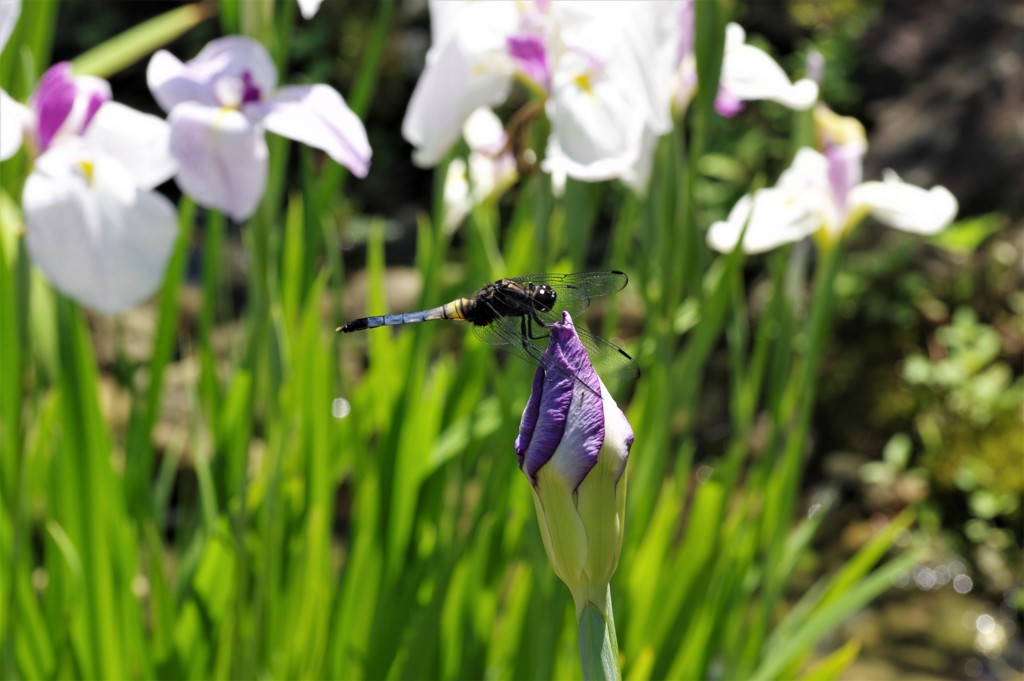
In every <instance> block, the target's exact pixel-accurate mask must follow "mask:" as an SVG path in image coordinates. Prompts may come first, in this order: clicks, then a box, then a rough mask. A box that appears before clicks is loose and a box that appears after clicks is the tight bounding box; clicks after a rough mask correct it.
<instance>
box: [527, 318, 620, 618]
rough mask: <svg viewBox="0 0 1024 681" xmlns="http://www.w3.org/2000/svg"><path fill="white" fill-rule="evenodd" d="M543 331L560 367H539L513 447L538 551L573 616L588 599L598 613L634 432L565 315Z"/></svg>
mask: <svg viewBox="0 0 1024 681" xmlns="http://www.w3.org/2000/svg"><path fill="white" fill-rule="evenodd" d="M548 328H549V330H550V332H551V337H550V340H549V343H548V347H547V350H546V351H545V355H546V358H547V360H548V361H549V363H550V364H551V365H552V366H553V367H558V368H557V369H556V368H549V369H548V370H547V371H546V372H545V370H544V369H538V370H537V373H536V375H535V376H534V380H533V391H532V392H531V394H530V400H529V402H527V404H526V409H525V410H524V411H523V419H522V423H521V424H520V426H519V437H518V438H517V439H516V444H515V448H516V455H517V457H518V459H519V468H520V469H521V470H522V471H523V473H525V474H526V477H527V478H528V479H529V480H530V483H531V485H532V489H533V501H534V506H535V507H536V509H537V518H538V521H539V523H540V530H541V536H542V538H543V540H544V548H545V550H546V551H547V554H548V558H549V559H550V560H551V564H552V566H553V567H554V569H555V573H556V574H557V575H558V576H559V578H560V579H561V580H562V581H563V582H565V583H566V585H567V586H568V587H569V589H570V590H571V591H572V595H573V600H574V601H575V604H576V611H577V615H579V613H581V612H582V611H583V608H584V606H585V605H586V604H587V603H588V602H589V603H593V604H598V605H599V606H601V607H602V609H603V604H604V603H605V594H606V592H607V588H608V584H609V582H610V581H611V578H612V575H613V574H614V572H615V568H616V566H617V565H618V560H619V552H620V550H621V548H622V532H623V527H624V520H625V504H626V477H625V476H626V462H627V459H628V458H629V450H630V448H631V447H632V446H633V429H632V428H631V427H630V425H629V422H628V421H627V420H626V417H625V415H624V414H623V413H622V411H621V410H620V409H619V407H618V405H617V404H615V401H614V400H613V399H612V398H611V396H610V395H609V393H608V390H607V388H605V386H604V383H602V382H601V379H600V378H599V377H598V375H597V373H596V372H595V371H594V368H593V366H592V365H591V363H590V359H589V357H588V356H587V351H586V349H585V348H584V347H583V344H582V343H581V342H580V339H579V336H577V335H576V329H575V327H574V326H573V323H572V318H571V317H570V316H569V313H567V312H563V314H562V322H561V323H555V324H552V325H551V326H549V327H548ZM573 374H575V375H576V376H578V377H579V379H580V381H582V382H583V383H584V384H585V385H586V386H587V387H589V388H590V389H589V390H588V389H587V387H584V386H583V385H581V384H580V381H577V380H575V379H573V378H571V376H572V375H573ZM591 391H593V392H591ZM598 395H600V397H598Z"/></svg>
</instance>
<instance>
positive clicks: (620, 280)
mask: <svg viewBox="0 0 1024 681" xmlns="http://www.w3.org/2000/svg"><path fill="white" fill-rule="evenodd" d="M628 282H629V277H627V276H626V274H625V273H624V272H620V271H618V270H607V271H603V272H579V273H575V274H525V275H523V276H519V277H507V278H505V279H499V280H498V281H495V282H494V283H491V284H487V285H486V286H484V287H483V288H481V289H480V290H479V291H477V292H476V293H474V294H473V295H472V296H468V297H464V298H456V299H455V300H453V301H451V302H449V303H445V304H444V305H439V306H437V307H432V308H430V309H428V310H420V311H418V312H400V313H396V314H386V315H378V316H374V317H361V318H359V319H353V320H352V321H350V322H348V323H346V324H344V325H342V326H339V327H338V328H337V331H338V332H339V333H352V332H354V331H363V330H365V329H375V328H377V327H380V326H399V325H402V324H414V323H417V322H428V321H435V320H450V321H461V322H469V323H470V324H472V325H473V330H474V331H475V332H476V334H477V336H478V337H479V338H480V339H481V340H483V341H485V342H486V343H489V344H491V345H496V346H501V347H503V348H505V349H507V350H508V351H509V352H511V353H512V354H514V355H516V356H517V357H519V358H520V359H524V360H526V361H527V362H530V363H532V364H536V365H539V366H541V367H543V368H544V370H545V371H546V372H552V373H557V374H560V375H563V376H564V375H566V371H567V370H566V369H564V368H563V367H561V366H559V365H557V364H555V363H553V362H551V361H550V360H549V359H548V358H547V357H546V356H545V354H544V348H545V347H546V346H547V338H548V335H549V332H548V331H547V327H548V325H550V324H552V323H554V322H560V321H561V320H562V314H561V311H562V310H565V311H567V312H569V314H571V315H576V314H578V313H580V312H582V311H583V310H584V309H586V308H587V307H588V306H589V305H590V302H591V301H592V300H593V299H595V298H600V297H602V296H607V295H609V294H612V293H616V292H617V291H621V290H622V289H623V288H625V286H626V284H627V283H628ZM576 333H577V335H579V338H580V341H581V342H582V343H583V346H584V347H585V348H586V349H587V353H588V354H589V355H590V361H591V364H593V365H594V368H595V369H597V370H598V371H599V372H600V373H604V374H605V375H606V376H614V377H616V378H623V379H630V378H635V377H636V376H637V375H638V374H639V369H638V368H637V365H636V362H634V361H633V358H632V357H630V356H629V355H628V354H627V353H626V352H625V351H624V350H623V349H622V348H620V347H618V346H617V345H615V344H613V343H610V342H609V341H607V340H605V339H604V338H601V337H600V336H596V335H594V334H592V333H591V332H590V331H588V330H587V329H585V328H583V327H581V326H577V327H576ZM567 377H568V378H572V379H574V380H576V381H577V383H579V384H580V385H582V386H583V387H584V388H586V389H587V390H588V391H590V392H591V393H595V391H594V390H593V389H592V388H591V387H590V386H588V385H587V384H586V383H585V382H584V381H583V380H582V379H581V378H580V377H579V376H577V375H575V373H573V372H570V374H569V375H568V376H567ZM595 394H596V393H595Z"/></svg>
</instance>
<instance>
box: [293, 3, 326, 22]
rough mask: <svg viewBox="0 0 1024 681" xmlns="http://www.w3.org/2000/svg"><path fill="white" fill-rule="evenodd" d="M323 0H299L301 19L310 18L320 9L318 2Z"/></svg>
mask: <svg viewBox="0 0 1024 681" xmlns="http://www.w3.org/2000/svg"><path fill="white" fill-rule="evenodd" d="M323 1H324V0H299V12H300V13H301V14H302V18H303V19H307V20H308V19H312V18H313V17H315V16H316V13H317V12H318V11H319V10H320V3H322V2H323Z"/></svg>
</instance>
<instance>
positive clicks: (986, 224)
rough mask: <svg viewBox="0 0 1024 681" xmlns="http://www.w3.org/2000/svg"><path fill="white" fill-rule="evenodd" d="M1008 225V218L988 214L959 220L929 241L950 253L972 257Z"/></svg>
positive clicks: (998, 214)
mask: <svg viewBox="0 0 1024 681" xmlns="http://www.w3.org/2000/svg"><path fill="white" fill-rule="evenodd" d="M1005 225H1006V216H1004V215H1002V214H1000V213H986V214H985V215H979V216H977V217H974V218H968V219H967V220H959V221H957V222H954V223H953V224H952V225H950V226H949V227H947V228H946V229H944V230H943V231H941V232H939V233H938V234H936V235H935V236H933V237H931V238H930V239H929V240H928V243H930V244H931V245H933V246H938V247H939V248H942V249H945V250H947V251H949V252H950V253H957V254H960V255H970V254H971V253H974V252H975V251H977V250H978V248H980V247H981V245H982V244H983V243H984V242H985V240H986V239H988V238H989V237H990V236H992V235H993V234H995V233H996V232H998V231H999V230H1001V229H1002V228H1003V227H1004V226H1005Z"/></svg>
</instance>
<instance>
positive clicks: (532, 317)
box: [523, 311, 551, 340]
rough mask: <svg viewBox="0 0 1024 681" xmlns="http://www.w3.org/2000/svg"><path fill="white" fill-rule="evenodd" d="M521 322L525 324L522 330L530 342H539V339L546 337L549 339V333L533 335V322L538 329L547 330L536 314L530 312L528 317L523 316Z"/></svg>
mask: <svg viewBox="0 0 1024 681" xmlns="http://www.w3.org/2000/svg"><path fill="white" fill-rule="evenodd" d="M523 320H524V322H525V323H524V327H525V328H524V329H523V333H524V334H525V335H526V337H527V338H529V339H530V340H539V339H541V338H547V337H549V336H550V335H551V334H550V333H542V334H537V335H536V336H535V335H533V323H534V322H537V325H538V326H540V328H542V329H546V328H548V327H547V325H546V324H545V323H544V321H543V320H542V319H541V318H540V316H538V315H537V313H536V312H532V311H531V312H530V314H529V315H523Z"/></svg>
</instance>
